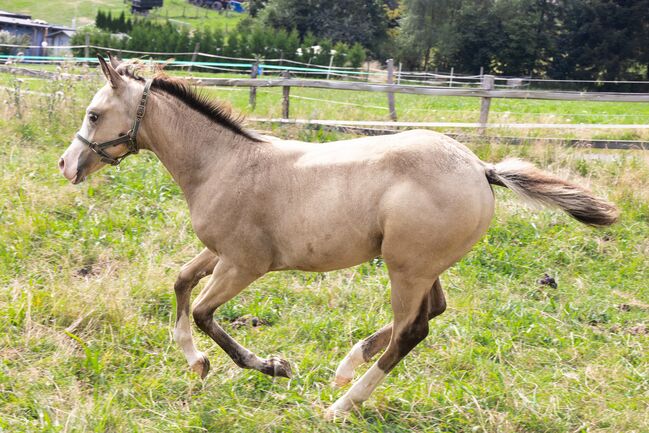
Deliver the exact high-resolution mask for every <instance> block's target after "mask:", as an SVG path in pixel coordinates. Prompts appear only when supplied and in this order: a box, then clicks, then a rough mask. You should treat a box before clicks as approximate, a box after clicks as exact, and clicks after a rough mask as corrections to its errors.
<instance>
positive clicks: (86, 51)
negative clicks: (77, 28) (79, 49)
mask: <svg viewBox="0 0 649 433" xmlns="http://www.w3.org/2000/svg"><path fill="white" fill-rule="evenodd" d="M83 56H84V57H85V58H86V62H87V61H88V58H89V57H90V35H89V34H88V33H86V46H85V47H84V48H83Z"/></svg>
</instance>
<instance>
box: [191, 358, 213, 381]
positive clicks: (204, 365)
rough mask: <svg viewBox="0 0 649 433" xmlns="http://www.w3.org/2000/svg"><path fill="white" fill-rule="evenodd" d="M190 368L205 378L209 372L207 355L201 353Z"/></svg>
mask: <svg viewBox="0 0 649 433" xmlns="http://www.w3.org/2000/svg"><path fill="white" fill-rule="evenodd" d="M191 368H192V370H193V371H195V372H196V373H197V374H198V375H200V376H201V379H205V377H207V373H209V372H210V360H209V359H207V356H205V355H201V358H200V359H199V360H198V361H196V362H195V363H193V364H192V367H191Z"/></svg>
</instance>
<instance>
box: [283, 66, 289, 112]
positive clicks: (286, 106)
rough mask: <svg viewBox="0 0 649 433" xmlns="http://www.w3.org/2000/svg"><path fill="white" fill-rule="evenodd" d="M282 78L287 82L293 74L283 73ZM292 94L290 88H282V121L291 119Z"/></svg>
mask: <svg viewBox="0 0 649 433" xmlns="http://www.w3.org/2000/svg"><path fill="white" fill-rule="evenodd" d="M282 78H283V79H285V80H288V79H290V78H291V73H290V72H289V71H283V72H282ZM290 93H291V87H290V86H282V119H288V118H289V105H290Z"/></svg>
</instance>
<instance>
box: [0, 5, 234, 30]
mask: <svg viewBox="0 0 649 433" xmlns="http://www.w3.org/2000/svg"><path fill="white" fill-rule="evenodd" d="M0 9H1V10H6V11H10V12H20V13H27V14H30V15H31V16H32V17H33V18H35V19H41V20H45V21H48V22H50V23H54V24H61V25H67V26H70V25H72V21H73V19H76V24H77V26H83V25H86V24H90V23H94V21H95V16H96V15H97V11H98V10H99V9H102V10H104V11H110V12H112V13H113V15H115V14H119V13H120V12H122V11H125V12H126V13H127V16H130V3H129V4H126V3H125V2H124V1H123V0H47V1H37V0H0ZM243 16H244V15H243V14H237V13H234V12H229V13H227V14H226V13H219V12H216V11H213V10H208V9H205V8H199V7H197V6H193V5H190V4H189V3H187V2H186V1H185V0H165V1H164V4H163V7H161V8H158V9H156V10H154V12H153V13H152V14H151V18H152V19H157V20H166V19H173V20H175V22H176V23H179V22H180V23H186V24H188V25H189V26H191V27H192V28H204V27H209V28H212V29H214V28H220V29H222V30H228V29H232V28H234V27H235V26H236V25H237V23H238V22H239V21H240V20H241V19H242V18H243Z"/></svg>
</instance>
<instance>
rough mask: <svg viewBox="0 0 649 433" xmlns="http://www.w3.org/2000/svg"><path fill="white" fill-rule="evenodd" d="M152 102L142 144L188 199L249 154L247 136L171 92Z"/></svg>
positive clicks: (144, 122)
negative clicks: (183, 101)
mask: <svg viewBox="0 0 649 433" xmlns="http://www.w3.org/2000/svg"><path fill="white" fill-rule="evenodd" d="M152 102H153V103H152V104H151V106H150V107H147V113H146V116H144V120H143V124H142V137H143V140H142V146H143V147H145V148H147V149H149V150H151V151H152V152H153V153H155V154H156V156H157V157H158V158H159V159H160V161H161V162H162V164H163V165H164V166H165V167H166V168H167V170H168V171H169V173H170V174H171V176H172V177H173V178H174V180H175V181H176V182H177V183H178V185H180V187H181V189H182V190H183V193H184V194H185V196H186V198H187V199H188V200H189V199H190V198H191V196H192V195H193V193H194V192H195V191H196V190H197V189H198V188H200V187H201V185H202V184H203V183H204V182H206V181H209V180H213V177H214V175H215V174H218V173H219V172H222V171H224V169H225V167H232V166H233V165H236V161H237V159H242V160H243V159H246V158H249V157H250V155H248V154H249V153H250V149H251V148H252V147H254V144H252V145H251V144H250V143H247V141H248V140H249V139H247V138H246V137H244V136H241V135H238V134H235V133H234V132H232V131H230V130H229V129H226V128H224V127H222V126H221V125H218V124H217V123H215V122H213V121H211V120H210V119H208V118H206V117H205V116H204V115H202V114H200V113H197V112H196V111H194V110H192V109H191V108H189V107H187V106H186V105H184V104H183V103H182V102H180V101H178V100H176V99H175V98H173V97H171V96H166V95H157V97H156V98H155V100H154V101H152ZM233 163H234V164H233Z"/></svg>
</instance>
